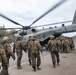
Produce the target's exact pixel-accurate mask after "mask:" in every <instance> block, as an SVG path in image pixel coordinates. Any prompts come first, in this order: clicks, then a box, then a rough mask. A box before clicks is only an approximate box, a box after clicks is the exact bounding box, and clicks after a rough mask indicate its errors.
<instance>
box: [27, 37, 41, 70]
mask: <svg viewBox="0 0 76 75" xmlns="http://www.w3.org/2000/svg"><path fill="white" fill-rule="evenodd" d="M28 48H30V49H31V53H32V68H33V70H34V71H36V67H37V69H38V70H41V68H40V67H39V66H40V64H41V58H40V52H41V53H42V50H41V45H40V43H39V41H37V39H36V37H33V40H32V42H31V43H30V44H29V47H28Z"/></svg>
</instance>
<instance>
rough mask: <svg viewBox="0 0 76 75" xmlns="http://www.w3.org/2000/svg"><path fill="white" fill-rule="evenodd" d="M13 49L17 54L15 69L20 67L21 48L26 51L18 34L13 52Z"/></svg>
mask: <svg viewBox="0 0 76 75" xmlns="http://www.w3.org/2000/svg"><path fill="white" fill-rule="evenodd" d="M15 49H16V54H17V69H22V66H21V58H22V55H23V53H22V50H24V51H25V52H26V48H25V46H24V44H23V42H22V37H21V36H20V35H18V36H17V40H16V41H15V43H14V47H13V53H15Z"/></svg>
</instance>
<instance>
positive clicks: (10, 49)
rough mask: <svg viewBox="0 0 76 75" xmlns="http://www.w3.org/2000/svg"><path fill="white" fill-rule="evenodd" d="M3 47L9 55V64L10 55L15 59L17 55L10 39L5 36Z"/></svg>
mask: <svg viewBox="0 0 76 75" xmlns="http://www.w3.org/2000/svg"><path fill="white" fill-rule="evenodd" d="M3 47H4V50H5V53H6V56H7V63H8V65H9V59H10V56H11V57H12V58H13V59H14V60H15V55H14V53H13V51H12V48H11V46H10V43H9V39H4V38H3Z"/></svg>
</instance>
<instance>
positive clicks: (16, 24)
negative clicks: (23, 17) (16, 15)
mask: <svg viewBox="0 0 76 75" xmlns="http://www.w3.org/2000/svg"><path fill="white" fill-rule="evenodd" d="M0 16H1V17H3V18H5V19H7V20H8V21H10V22H12V23H14V24H16V25H19V26H22V27H23V25H21V24H19V23H18V22H15V21H14V20H12V19H10V18H8V17H6V16H5V15H3V14H1V13H0Z"/></svg>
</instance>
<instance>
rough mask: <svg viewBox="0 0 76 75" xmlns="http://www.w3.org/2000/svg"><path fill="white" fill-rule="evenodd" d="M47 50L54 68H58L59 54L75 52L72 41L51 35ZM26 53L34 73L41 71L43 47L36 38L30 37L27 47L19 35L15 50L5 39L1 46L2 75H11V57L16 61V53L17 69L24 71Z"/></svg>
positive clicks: (6, 38) (7, 39)
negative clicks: (22, 59)
mask: <svg viewBox="0 0 76 75" xmlns="http://www.w3.org/2000/svg"><path fill="white" fill-rule="evenodd" d="M46 49H48V50H49V51H50V53H51V58H52V63H53V67H54V68H56V63H57V65H59V62H60V58H59V52H67V53H68V52H70V51H72V50H74V44H73V41H72V39H69V38H65V39H58V38H55V36H53V35H51V36H50V40H49V41H48V43H47V45H46ZM23 50H24V52H26V53H27V52H28V60H29V64H30V65H31V66H32V68H33V71H36V70H41V68H40V65H41V58H40V53H42V46H41V45H40V43H39V41H38V40H37V38H36V37H35V36H29V40H28V42H27V45H26V46H24V44H23V42H22V37H21V36H20V35H19V36H18V37H17V39H16V41H15V42H14V45H13V50H12V49H11V46H10V43H9V38H8V37H4V38H3V42H2V44H1V45H0V62H1V63H2V70H1V73H0V75H9V73H8V67H9V59H10V56H11V57H12V58H13V59H14V60H15V53H16V55H17V69H22V66H21V58H22V55H23Z"/></svg>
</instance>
